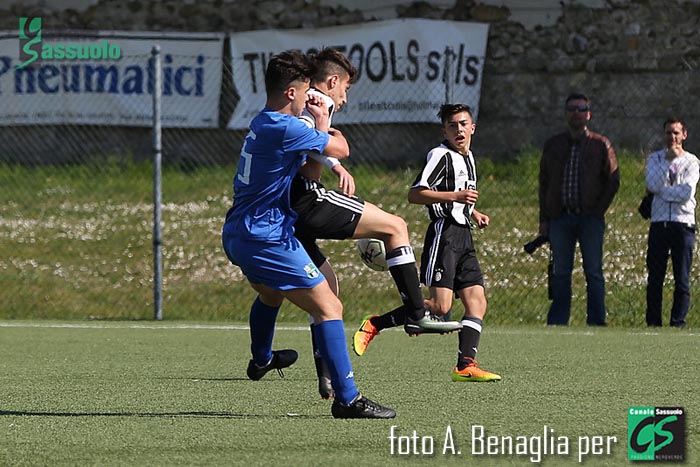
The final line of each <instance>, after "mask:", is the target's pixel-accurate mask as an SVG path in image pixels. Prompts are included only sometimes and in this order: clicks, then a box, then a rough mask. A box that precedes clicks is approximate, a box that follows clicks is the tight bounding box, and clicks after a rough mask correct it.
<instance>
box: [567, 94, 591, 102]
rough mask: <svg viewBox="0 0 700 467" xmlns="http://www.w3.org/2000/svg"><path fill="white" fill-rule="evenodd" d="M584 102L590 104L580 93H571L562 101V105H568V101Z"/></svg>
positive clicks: (586, 97)
mask: <svg viewBox="0 0 700 467" xmlns="http://www.w3.org/2000/svg"><path fill="white" fill-rule="evenodd" d="M578 100H582V101H586V103H589V104H590V101H589V100H588V96H587V95H585V94H583V93H581V92H572V93H571V94H569V96H568V97H567V98H566V101H564V105H566V104H568V103H569V102H570V101H578Z"/></svg>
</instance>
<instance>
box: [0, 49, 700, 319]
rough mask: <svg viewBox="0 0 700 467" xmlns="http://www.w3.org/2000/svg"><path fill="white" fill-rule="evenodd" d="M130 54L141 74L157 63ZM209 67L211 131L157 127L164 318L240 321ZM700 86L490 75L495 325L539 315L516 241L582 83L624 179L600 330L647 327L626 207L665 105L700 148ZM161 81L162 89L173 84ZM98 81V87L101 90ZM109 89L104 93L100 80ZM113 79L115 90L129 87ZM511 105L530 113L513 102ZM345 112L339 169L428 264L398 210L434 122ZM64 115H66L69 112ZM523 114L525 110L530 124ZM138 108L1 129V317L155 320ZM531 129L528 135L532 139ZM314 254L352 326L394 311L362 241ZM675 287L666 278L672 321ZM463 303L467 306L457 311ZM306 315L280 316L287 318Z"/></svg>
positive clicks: (527, 233) (580, 289) (483, 145)
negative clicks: (111, 117)
mask: <svg viewBox="0 0 700 467" xmlns="http://www.w3.org/2000/svg"><path fill="white" fill-rule="evenodd" d="M223 57H226V53H224V54H223ZM122 59H123V60H130V61H133V64H134V67H137V68H140V69H141V70H147V69H148V67H147V63H148V60H149V59H150V56H147V55H144V56H132V57H123V58H122ZM423 59H426V60H427V58H423ZM207 60H221V61H222V63H221V65H222V90H221V98H220V102H219V109H218V114H219V118H218V122H216V124H215V125H213V127H212V128H181V127H178V126H174V125H171V124H168V122H163V123H164V125H163V133H162V144H163V150H162V160H163V188H162V189H163V213H162V220H163V226H162V227H163V231H162V236H163V315H164V317H165V318H166V319H181V318H182V319H185V318H186V319H201V320H209V319H234V320H245V319H247V313H248V308H249V304H250V303H251V301H252V297H253V293H252V291H251V290H250V288H249V287H248V286H247V283H246V282H245V279H244V278H243V276H242V275H241V274H240V271H239V270H238V269H237V268H236V267H234V266H232V265H231V264H229V263H228V261H227V259H226V257H225V255H224V254H223V251H222V249H221V246H220V231H221V225H222V222H223V216H224V214H225V213H226V210H227V209H228V208H229V206H230V203H231V195H232V193H231V190H232V187H231V180H232V177H233V174H234V172H235V167H236V163H237V160H238V153H239V150H240V146H241V143H242V140H243V137H244V136H245V133H246V130H244V129H240V130H232V129H228V128H226V126H227V122H228V120H229V118H230V116H231V113H232V111H233V109H234V108H235V106H236V104H237V101H238V99H239V98H240V96H238V94H237V90H236V88H235V86H234V85H233V84H232V83H231V79H230V76H231V67H232V66H237V65H236V63H233V64H232V63H231V62H230V60H229V59H226V58H224V59H222V58H221V57H207ZM399 60H401V58H399ZM166 66H167V63H166ZM144 73H145V75H144V76H143V81H142V83H147V80H148V77H147V75H148V71H144ZM538 77H539V79H538ZM43 78H44V81H45V82H49V83H51V84H50V85H51V86H53V85H54V84H55V85H60V86H68V88H69V87H70V86H71V85H72V84H73V83H74V82H73V81H71V79H72V77H71V76H70V73H67V74H66V73H64V74H63V75H61V76H58V77H47V76H44V77H43ZM49 78H51V80H53V81H49V80H48V79H49ZM544 78H547V79H553V80H554V83H555V84H551V85H550V84H548V83H549V81H545V80H543V79H544ZM698 78H700V76H698V72H697V67H696V66H695V65H694V64H689V65H688V67H687V68H686V69H685V70H679V71H677V72H665V73H640V74H629V75H624V74H618V75H611V74H609V73H608V74H602V73H601V74H597V73H591V74H589V75H586V74H583V75H582V74H576V75H575V76H567V75H563V74H562V75H561V76H558V77H553V78H552V77H551V76H550V77H547V76H546V74H540V75H537V74H533V73H531V72H528V71H527V70H526V69H524V70H523V71H522V72H521V73H518V72H515V73H510V74H508V75H497V74H494V75H489V74H488V72H487V73H486V74H485V75H484V76H483V88H482V93H481V105H480V110H479V118H478V125H477V132H476V134H475V136H474V140H473V145H472V147H473V149H474V152H475V155H476V158H477V170H478V172H479V191H480V199H479V206H478V207H479V209H480V210H481V211H483V212H485V213H486V214H488V215H489V216H490V217H491V220H492V223H491V226H490V227H489V228H488V229H486V230H484V231H480V232H477V233H475V239H476V244H477V253H478V254H479V257H480V261H481V264H482V268H483V269H484V272H485V282H486V287H487V296H488V298H489V310H490V311H489V312H490V317H489V320H491V322H503V323H518V322H522V323H543V322H544V320H545V317H546V313H547V309H548V306H549V301H548V299H547V274H546V269H547V262H548V252H547V250H548V247H547V246H544V247H543V248H540V249H538V250H537V251H535V253H534V254H532V255H529V254H527V253H525V252H524V251H523V244H524V243H526V242H527V241H529V240H532V238H534V237H535V235H536V232H537V226H538V205H537V184H538V182H537V170H538V163H539V149H540V148H541V144H542V143H543V142H544V139H545V138H546V137H547V136H549V135H551V134H554V133H555V132H558V131H562V130H563V128H564V126H563V100H564V98H565V97H566V95H567V94H568V92H569V91H570V90H572V89H573V88H575V89H576V90H583V91H586V90H587V89H594V90H596V91H598V92H597V94H596V95H592V98H593V102H594V104H593V120H592V122H591V128H592V129H593V130H594V131H597V132H601V133H603V134H605V135H606V136H608V137H610V139H611V140H612V142H613V145H614V146H615V149H616V151H617V153H618V156H619V158H620V167H621V174H622V177H621V178H622V185H621V189H620V192H619V193H618V196H617V198H616V200H615V202H614V203H613V206H612V207H611V209H610V211H609V213H608V217H607V232H606V240H605V257H604V272H605V275H606V280H607V300H608V303H607V306H608V314H609V322H610V323H612V324H622V325H632V324H643V320H644V317H643V315H644V309H645V287H646V267H645V263H644V261H645V255H646V238H647V232H648V223H647V222H646V221H644V220H643V219H641V217H639V215H638V214H637V212H636V207H637V204H638V203H639V201H640V200H641V197H642V196H643V195H644V159H645V155H646V153H647V152H648V151H649V150H651V149H657V148H660V147H661V146H662V144H663V139H662V137H663V131H662V128H661V125H662V123H663V121H664V119H665V117H666V116H667V113H668V112H669V111H670V110H678V113H679V115H681V116H682V117H684V118H685V119H686V120H687V121H688V123H689V124H690V125H689V131H690V134H691V137H690V138H689V140H688V142H687V144H686V146H687V148H688V150H690V151H691V152H695V153H697V152H698V149H696V147H697V144H696V143H694V141H697V139H695V138H694V137H693V136H694V135H693V133H694V131H695V130H696V128H700V114H699V113H698V110H697V109H698V108H699V107H698V105H697V104H698V102H697V100H698V98H697V96H698V95H699V94H698V93H695V94H694V95H692V94H685V95H680V94H678V93H676V94H674V87H677V88H679V89H680V88H682V89H693V86H696V84H694V83H698V82H700V80H699V79H698ZM23 79H24V80H25V81H22V82H20V83H19V84H18V85H21V86H31V85H33V86H41V85H42V84H41V79H42V77H40V76H35V77H34V81H33V84H32V82H31V80H30V78H29V77H28V76H25V77H23ZM75 79H79V78H75ZM80 79H85V78H84V77H81V78H80ZM165 79H166V80H167V79H169V78H168V75H167V73H166V74H165ZM170 79H174V76H172V75H171V76H170ZM361 79H362V78H361ZM95 80H96V81H94V82H93V83H92V85H93V86H94V92H95V93H99V92H102V91H104V89H102V91H101V90H99V86H100V82H99V81H98V78H97V77H95ZM438 80H440V81H441V82H442V83H443V85H442V86H441V87H440V88H439V91H431V92H433V93H434V94H435V95H425V90H423V89H418V88H417V89H415V97H416V99H415V100H416V102H429V103H430V104H421V105H432V106H433V108H432V109H430V111H431V112H432V113H433V114H435V113H436V112H437V110H438V107H439V104H440V103H441V102H444V101H445V100H451V99H452V98H453V97H451V96H452V94H451V93H452V92H453V90H452V89H451V85H450V81H449V80H447V82H445V81H442V78H438ZM508 81H512V82H518V81H519V82H521V83H527V84H528V85H530V86H532V87H531V90H532V95H535V94H537V95H539V96H540V97H541V99H542V100H543V102H545V104H544V105H539V104H538V105H534V104H532V103H530V104H528V102H529V101H528V100H527V98H526V97H523V96H521V95H520V94H519V93H518V92H517V89H516V88H514V87H509V86H508V85H507V82H508ZM679 83H680V84H679ZM133 84H134V83H132V85H133ZM75 85H77V84H75ZM82 85H85V83H83V84H82ZM101 85H102V86H103V87H105V89H108V87H109V82H108V81H104V82H102V84H101ZM119 85H120V86H124V85H125V79H124V78H123V77H122V80H121V81H120V82H119ZM591 94H592V93H591ZM63 96H64V97H63V98H66V97H65V94H64V95H63ZM615 96H617V98H615ZM665 96H675V100H674V101H669V100H668V97H665ZM53 97H55V96H47V97H45V98H46V99H49V98H53ZM521 99H524V102H525V104H526V105H525V107H522V106H520V102H521ZM349 100H350V104H349V105H348V106H347V108H346V109H343V110H341V111H340V112H339V113H338V114H337V117H336V119H335V120H334V125H335V126H337V127H338V128H340V129H341V130H342V131H343V133H344V135H345V136H346V137H347V139H348V141H349V142H350V146H351V153H352V155H351V159H350V160H349V161H348V163H347V164H346V166H347V167H348V169H349V170H350V171H351V172H352V173H353V174H354V175H355V177H356V182H357V187H358V190H357V191H358V195H360V196H361V197H363V198H365V199H366V200H368V201H370V202H372V203H375V204H377V205H378V206H380V207H382V208H383V209H385V210H387V211H389V212H393V213H396V214H398V215H400V216H402V217H404V218H405V219H406V220H407V222H408V224H409V230H410V232H411V238H412V244H413V247H414V249H415V250H416V253H417V256H420V252H421V250H422V243H423V237H424V233H425V229H426V227H427V225H428V218H427V215H426V213H425V212H424V210H423V209H422V208H421V207H420V206H415V205H409V204H408V202H407V200H406V194H407V191H408V187H409V185H410V183H411V182H412V181H413V179H414V178H415V176H416V175H417V173H418V171H419V170H420V168H421V167H422V161H423V157H424V156H425V154H426V153H427V152H428V150H429V149H431V148H432V147H434V146H436V145H437V144H439V142H440V141H441V139H442V137H441V134H440V129H439V126H438V121H437V117H436V118H435V120H434V122H432V123H425V122H419V121H418V122H411V121H408V122H404V123H392V122H390V121H387V122H380V123H372V124H344V123H343V115H344V114H345V115H349V114H350V112H353V111H356V110H357V109H358V108H359V106H360V105H371V103H378V102H382V103H384V102H385V100H384V98H383V96H381V95H361V94H360V93H358V92H357V89H351V90H350V92H349ZM516 100H517V101H519V102H514V101H516ZM530 100H531V99H530ZM32 102H34V103H35V105H36V108H22V109H15V110H16V111H17V112H26V113H27V114H30V115H31V114H33V113H40V112H41V111H42V100H41V99H35V100H34V101H32ZM382 105H386V103H384V104H382ZM65 107H66V111H70V102H66V103H65ZM522 108H524V109H526V110H527V113H526V114H525V115H523V113H524V111H523V110H521V109H522ZM192 110H193V111H194V110H203V109H192ZM125 112H126V111H125ZM410 112H411V110H409V113H410ZM130 113H131V114H132V115H136V116H138V117H135V118H138V119H140V120H141V121H140V122H139V124H138V125H133V124H128V125H127V124H125V125H94V124H89V121H90V120H91V119H93V120H94V119H99V115H86V116H85V117H86V121H85V122H83V123H81V124H56V125H34V124H22V125H0V138H1V139H2V142H3V144H2V147H1V149H0V251H1V252H2V254H0V279H1V281H2V284H3V287H1V288H0V303H2V304H3V306H2V307H0V316H2V317H4V318H18V319H20V318H49V319H50V318H65V317H71V318H90V319H124V318H126V319H150V318H152V317H153V285H154V282H153V259H152V254H153V243H152V240H153V239H152V232H153V205H152V198H153V182H152V164H151V159H152V154H153V148H152V133H151V131H152V130H151V128H150V127H149V126H147V123H146V122H147V121H148V119H149V118H151V115H152V103H151V101H150V100H149V99H143V100H141V101H138V102H135V103H134V104H133V108H131V109H130ZM409 120H410V119H409ZM528 125H530V126H536V127H537V128H536V129H534V130H533V131H531V132H527V133H526V132H525V131H524V128H525V127H527V126H528ZM514 135H515V136H514ZM518 135H519V136H518ZM324 181H325V182H326V185H327V186H333V184H334V183H333V180H332V175H331V174H330V173H328V174H326V175H325V176H324ZM321 246H322V248H323V249H324V251H325V252H326V254H327V256H329V258H330V260H331V262H332V263H333V264H334V266H335V268H336V272H337V274H338V276H339V278H340V288H341V298H342V299H343V302H344V304H345V308H346V316H347V317H348V321H349V322H354V321H356V319H357V318H358V317H360V316H362V315H364V314H367V313H370V312H371V313H381V312H383V311H387V310H389V309H391V308H392V307H393V306H396V305H397V304H398V303H399V298H398V295H397V292H396V291H395V288H394V286H393V282H392V281H391V278H390V276H389V274H386V273H377V272H374V271H371V270H369V269H368V268H366V267H365V266H364V265H362V264H361V262H360V260H359V257H358V255H357V254H356V252H355V248H354V242H352V241H323V242H321ZM580 261H581V259H580V256H579V254H578V253H577V257H576V266H575V272H574V284H573V287H574V300H573V307H572V322H573V323H582V322H584V321H585V281H584V279H583V274H582V270H581V267H580ZM696 271H697V268H693V271H692V273H691V292H692V293H693V296H694V297H696V296H700V290H698V285H699V281H698V280H697V272H696ZM671 282H672V277H671V275H670V274H669V277H668V278H667V285H668V287H666V289H668V293H666V294H665V296H664V298H665V302H664V303H665V304H666V310H668V308H669V306H670V300H671V289H672V287H670V285H672V284H671ZM695 308H697V307H696V306H695V305H693V304H691V313H690V316H689V325H693V324H694V323H698V321H697V318H695V317H694V314H695V313H696V311H697V310H695ZM455 309H456V310H457V311H459V312H461V304H456V305H455ZM665 313H668V311H666V312H665ZM301 316H302V315H301V314H300V313H297V312H296V310H294V309H293V307H291V306H290V305H285V306H284V308H283V309H282V312H281V317H280V319H302V318H301Z"/></svg>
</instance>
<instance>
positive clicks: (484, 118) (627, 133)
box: [0, 0, 700, 156]
mask: <svg viewBox="0 0 700 467" xmlns="http://www.w3.org/2000/svg"><path fill="white" fill-rule="evenodd" d="M396 13H397V17H420V18H433V19H447V20H455V21H476V22H487V23H490V33H489V43H488V50H487V58H486V64H485V70H484V76H483V87H482V99H481V109H480V120H479V122H478V123H479V130H478V133H477V137H476V139H475V146H476V147H477V149H478V150H480V151H482V152H486V153H487V154H491V155H494V156H496V155H514V154H517V152H518V151H519V150H521V149H522V148H523V147H528V146H532V147H539V146H541V144H542V142H543V141H544V139H545V138H546V137H547V136H548V135H549V134H551V133H552V132H553V131H557V130H559V129H561V127H562V120H563V112H562V107H563V99H564V98H565V96H566V95H567V94H568V93H569V92H571V91H573V90H577V91H582V92H585V93H587V94H588V95H589V96H590V97H591V98H592V104H593V105H592V108H593V120H592V122H591V128H593V129H594V130H596V131H600V132H602V133H604V134H606V135H608V136H609V137H610V138H611V139H612V140H613V143H614V144H615V145H616V146H624V147H626V148H629V149H645V148H646V147H647V146H650V145H652V146H653V145H654V144H657V143H658V142H659V141H660V140H659V139H658V138H659V137H660V133H661V131H660V128H659V126H660V124H661V122H662V121H663V119H664V118H665V117H666V115H668V114H670V113H676V114H679V115H681V116H682V117H684V118H686V120H687V121H688V123H689V126H690V130H691V138H690V141H689V147H691V148H692V146H693V145H692V141H693V130H694V129H699V130H698V131H700V98H699V97H698V96H700V79H699V78H700V74H699V73H698V71H697V70H698V68H699V67H700V34H699V33H698V30H699V29H700V5H699V4H698V3H696V2H684V1H675V0H666V1H664V0H608V1H607V2H606V8H603V9H590V8H583V7H577V6H576V4H575V2H574V3H573V4H572V3H567V4H565V5H564V8H563V14H562V16H561V17H560V19H559V21H558V22H557V23H556V24H554V25H553V26H548V27H535V28H534V29H532V30H527V29H525V28H524V27H523V26H522V25H520V24H518V23H515V22H513V21H510V20H509V15H510V13H509V11H508V9H507V8H506V7H494V6H490V5H485V4H481V3H479V2H477V1H475V0H456V2H455V5H454V6H453V7H452V8H442V9H441V8H436V7H433V6H431V5H430V4H429V3H428V2H415V3H413V4H411V5H410V6H399V7H397V11H396ZM31 15H37V16H42V18H43V21H44V29H45V30H47V29H52V28H55V29H65V28H70V29H102V30H148V31H190V32H195V31H197V32H199V31H225V32H235V31H246V30H256V29H272V28H279V29H288V28H313V27H327V26H333V25H343V24H352V23H358V22H364V21H371V20H373V18H367V17H365V16H364V15H363V13H362V12H361V11H358V10H351V9H348V8H344V7H337V8H332V7H329V6H323V5H321V4H320V3H319V2H318V1H317V0H316V1H314V0H287V1H282V0H251V1H242V0H240V1H225V0H203V1H196V2H195V1H192V0H157V1H156V0H100V1H99V2H97V3H96V4H94V5H92V6H89V7H87V8H86V9H84V10H77V9H65V10H47V9H46V8H43V9H42V8H41V7H39V6H32V3H31V2H17V3H15V4H14V5H13V6H10V7H9V8H6V9H0V29H9V30H12V29H16V27H17V18H18V17H19V16H31ZM384 130H385V131H386V129H384ZM695 141H698V139H695ZM695 146H697V144H696V145H695ZM698 150H700V148H697V149H696V151H698Z"/></svg>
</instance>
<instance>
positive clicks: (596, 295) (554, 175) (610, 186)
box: [539, 94, 620, 326]
mask: <svg viewBox="0 0 700 467" xmlns="http://www.w3.org/2000/svg"><path fill="white" fill-rule="evenodd" d="M564 111H565V118H566V125H567V130H566V131H564V132H562V133H559V134H557V135H555V136H553V137H551V138H550V139H549V140H547V142H546V143H545V144H544V148H543V151H542V159H541V160H540V175H539V204H540V234H541V235H545V236H548V237H549V241H550V245H551V248H552V259H553V262H554V271H553V276H552V283H551V285H552V304H551V306H550V308H549V313H548V314H547V324H548V325H563V326H566V325H568V324H569V316H570V314H571V273H572V270H573V265H574V250H575V248H576V242H578V243H579V245H580V247H581V256H582V257H583V271H584V273H585V276H586V292H587V293H586V295H587V307H586V323H587V324H588V325H590V326H605V325H606V320H605V279H604V277H603V234H604V232H605V212H606V211H607V209H608V207H609V206H610V204H611V203H612V200H613V198H614V197H615V194H616V193H617V190H618V188H619V187H620V174H619V170H618V166H617V159H616V157H615V151H614V150H613V148H612V145H611V144H610V141H609V140H608V138H606V137H605V136H603V135H600V134H597V133H594V132H592V131H590V130H589V129H588V126H587V124H588V121H589V120H590V118H591V110H590V105H589V100H588V97H586V96H585V95H584V94H570V95H569V96H568V97H567V98H566V101H565V106H564Z"/></svg>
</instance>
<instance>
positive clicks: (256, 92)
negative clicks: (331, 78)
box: [228, 19, 488, 128]
mask: <svg viewBox="0 0 700 467" xmlns="http://www.w3.org/2000/svg"><path fill="white" fill-rule="evenodd" d="M230 38H231V58H232V66H233V84H234V87H235V89H236V90H237V92H238V94H239V96H240V100H239V101H238V103H237V105H236V107H235V109H234V112H233V115H232V117H231V119H230V121H229V124H228V126H229V128H246V127H247V125H248V123H249V122H250V120H251V119H252V118H253V117H254V116H255V115H256V114H257V113H258V112H259V111H260V109H262V108H263V106H264V105H265V81H264V77H265V67H266V64H267V60H268V59H269V58H270V56H272V54H274V53H278V52H281V51H283V50H288V49H300V50H302V51H304V52H312V51H315V50H318V49H319V48H321V47H334V48H337V49H339V50H341V51H342V52H343V53H345V55H346V56H347V57H348V58H349V59H350V61H351V62H352V63H353V65H355V66H356V67H357V69H358V71H359V78H358V80H357V82H356V83H355V84H353V85H352V87H351V89H350V91H349V93H348V104H347V105H346V106H345V108H343V109H341V111H340V112H338V113H337V114H335V116H334V117H333V124H336V123H390V122H437V117H436V113H437V111H438V109H439V107H440V105H441V104H443V103H445V102H446V101H447V100H449V101H451V102H453V103H457V102H458V103H464V104H468V105H470V106H471V107H472V109H473V110H474V116H475V117H476V116H477V114H478V111H479V97H480V94H481V80H482V74H483V67H484V57H485V55H486V43H487V39H488V25H487V24H480V23H467V22H457V21H441V20H429V19H398V20H389V21H380V22H372V23H363V24H353V25H348V26H335V27H329V28H322V29H304V30H283V31H279V30H268V31H250V32H242V33H236V34H231V36H230Z"/></svg>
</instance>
